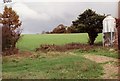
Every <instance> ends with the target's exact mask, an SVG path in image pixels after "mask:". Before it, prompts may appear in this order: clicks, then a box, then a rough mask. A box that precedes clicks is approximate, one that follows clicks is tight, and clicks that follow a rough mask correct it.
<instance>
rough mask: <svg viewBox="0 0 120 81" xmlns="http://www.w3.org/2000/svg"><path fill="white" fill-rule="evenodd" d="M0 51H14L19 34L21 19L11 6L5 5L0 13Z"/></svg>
mask: <svg viewBox="0 0 120 81" xmlns="http://www.w3.org/2000/svg"><path fill="white" fill-rule="evenodd" d="M1 20H2V22H1V23H2V51H3V52H4V51H6V50H7V51H9V50H11V51H9V53H11V52H12V53H14V51H13V50H14V49H15V48H16V43H17V41H18V40H19V38H20V34H21V21H20V20H19V16H18V15H17V13H16V12H15V11H14V10H12V8H11V7H9V8H8V7H7V6H5V8H4V11H3V14H2V18H1Z"/></svg>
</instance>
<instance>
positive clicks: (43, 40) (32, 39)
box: [17, 33, 102, 51]
mask: <svg viewBox="0 0 120 81" xmlns="http://www.w3.org/2000/svg"><path fill="white" fill-rule="evenodd" d="M101 39H102V34H100V35H99V36H98V37H97V39H96V42H101V41H102V40H101ZM72 42H77V43H87V42H88V35H87V33H80V34H41V35H36V34H25V35H23V36H22V38H21V39H20V40H19V42H18V44H17V47H18V48H19V49H20V50H29V51H33V50H35V48H37V47H39V46H40V45H41V44H57V45H63V44H66V43H72Z"/></svg>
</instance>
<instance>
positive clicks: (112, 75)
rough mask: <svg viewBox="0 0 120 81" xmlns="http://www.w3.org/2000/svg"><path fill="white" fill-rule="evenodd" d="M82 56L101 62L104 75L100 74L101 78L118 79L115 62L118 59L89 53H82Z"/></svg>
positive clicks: (117, 69) (117, 67)
mask: <svg viewBox="0 0 120 81" xmlns="http://www.w3.org/2000/svg"><path fill="white" fill-rule="evenodd" d="M84 57H85V58H87V59H90V60H92V61H95V62H97V63H101V64H102V66H103V69H104V75H103V76H101V78H102V79H118V76H117V75H118V71H119V65H116V64H115V63H118V59H115V58H111V57H106V56H99V55H89V54H86V55H84Z"/></svg>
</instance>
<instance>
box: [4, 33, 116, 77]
mask: <svg viewBox="0 0 120 81" xmlns="http://www.w3.org/2000/svg"><path fill="white" fill-rule="evenodd" d="M87 41H88V37H87V34H85V33H82V34H49V35H47V34H42V35H32V34H31V35H30V34H29V35H23V36H22V38H21V39H20V41H19V42H18V44H17V47H18V48H19V49H20V54H18V55H11V56H5V57H3V78H4V79H100V78H109V77H112V78H116V76H117V74H116V72H113V73H112V71H114V70H112V71H111V69H110V71H109V70H108V71H109V72H111V73H112V74H111V75H110V73H107V72H106V70H105V68H104V66H105V65H107V64H109V65H110V64H112V66H113V65H115V66H116V65H117V62H116V61H114V59H116V58H117V52H116V51H115V50H114V49H113V48H103V47H102V46H97V47H96V48H94V49H91V50H87V51H85V50H81V49H77V50H70V51H66V52H57V51H49V52H39V51H38V52H35V48H37V47H39V46H40V45H41V44H57V45H64V44H66V43H72V42H77V43H84V44H87ZM101 41H102V34H99V36H98V37H97V40H96V41H95V43H99V42H101ZM110 49H112V50H110ZM85 55H88V56H89V55H90V56H96V57H99V56H104V57H100V58H102V59H103V60H102V61H104V58H107V59H108V60H107V61H106V59H105V61H104V62H100V63H98V62H97V60H95V61H94V59H93V60H91V59H89V58H87V57H86V56H85ZM109 58H110V59H112V60H109ZM112 66H111V67H112ZM106 68H107V67H106ZM114 68H115V67H114ZM115 69H116V68H115ZM115 71H116V70H115ZM108 74H109V75H110V76H108Z"/></svg>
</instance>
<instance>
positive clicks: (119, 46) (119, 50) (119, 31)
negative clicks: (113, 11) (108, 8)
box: [118, 1, 120, 58]
mask: <svg viewBox="0 0 120 81" xmlns="http://www.w3.org/2000/svg"><path fill="white" fill-rule="evenodd" d="M118 18H120V1H119V2H118ZM118 52H119V58H120V26H119V27H118Z"/></svg>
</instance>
